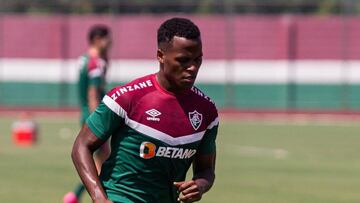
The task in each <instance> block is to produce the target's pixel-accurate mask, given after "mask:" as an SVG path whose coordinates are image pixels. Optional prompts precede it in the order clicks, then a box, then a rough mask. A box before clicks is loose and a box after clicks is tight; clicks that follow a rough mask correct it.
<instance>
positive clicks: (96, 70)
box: [87, 57, 104, 112]
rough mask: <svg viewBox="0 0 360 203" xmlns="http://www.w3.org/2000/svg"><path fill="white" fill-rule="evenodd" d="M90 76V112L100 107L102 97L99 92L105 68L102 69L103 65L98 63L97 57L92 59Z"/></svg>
mask: <svg viewBox="0 0 360 203" xmlns="http://www.w3.org/2000/svg"><path fill="white" fill-rule="evenodd" d="M88 69H89V72H88V76H89V88H88V92H87V93H88V94H87V95H88V98H87V99H88V105H89V110H90V112H93V111H95V109H96V107H97V106H98V105H99V101H100V99H101V95H99V92H100V91H99V90H100V88H101V87H100V86H101V80H102V79H101V76H102V74H103V71H104V68H103V67H101V63H98V59H97V58H95V57H92V58H90V60H89V64H88Z"/></svg>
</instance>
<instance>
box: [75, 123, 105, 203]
mask: <svg viewBox="0 0 360 203" xmlns="http://www.w3.org/2000/svg"><path fill="white" fill-rule="evenodd" d="M104 142H105V141H104V140H101V139H99V138H98V137H96V136H95V135H94V133H93V132H92V131H91V130H90V128H89V127H88V125H87V124H85V125H84V126H83V127H82V129H81V131H80V133H79V135H78V136H77V138H76V140H75V143H74V146H73V150H72V154H71V157H72V159H73V162H74V165H75V168H76V170H77V171H78V173H79V176H80V178H81V180H82V182H83V184H84V185H85V187H86V189H87V191H88V193H89V194H90V197H91V199H92V200H93V202H94V203H95V202H110V201H108V200H107V196H106V193H105V191H104V189H103V187H102V185H101V182H100V179H99V176H98V173H97V170H96V166H95V162H94V158H93V153H94V151H96V150H97V149H98V148H99V147H100V146H101V145H102V144H103V143H104Z"/></svg>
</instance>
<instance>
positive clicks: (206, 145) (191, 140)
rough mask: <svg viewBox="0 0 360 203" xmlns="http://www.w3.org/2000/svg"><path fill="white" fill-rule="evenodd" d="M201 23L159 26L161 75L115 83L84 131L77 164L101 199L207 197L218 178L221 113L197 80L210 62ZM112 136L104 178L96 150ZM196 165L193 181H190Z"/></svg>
mask: <svg viewBox="0 0 360 203" xmlns="http://www.w3.org/2000/svg"><path fill="white" fill-rule="evenodd" d="M202 55H203V53H202V42H201V37H200V31H199V29H198V27H197V26H196V25H195V24H194V23H192V22H191V21H190V20H188V19H184V18H172V19H169V20H167V21H165V22H164V23H163V24H162V25H161V26H160V28H159V29H158V50H157V59H158V61H159V64H160V69H159V71H158V72H157V73H156V74H151V75H147V76H145V77H141V78H138V79H136V80H134V81H132V82H130V83H128V84H126V85H124V86H119V87H115V88H114V89H112V90H111V91H110V92H109V93H108V94H107V95H106V96H105V97H104V98H103V100H102V102H101V103H100V105H99V107H98V108H97V109H96V111H95V112H94V113H93V114H91V115H90V117H89V118H88V119H87V121H86V124H85V125H84V126H83V128H82V129H81V131H80V133H79V135H78V137H77V139H76V141H75V143H74V146H73V151H72V159H73V162H74V165H75V167H76V169H77V171H78V173H79V175H80V177H81V179H82V181H83V183H84V185H85V186H86V189H87V191H88V192H89V194H90V196H91V198H92V200H93V202H94V203H128V202H133V203H141V202H147V203H175V202H180V201H181V202H194V201H198V200H200V199H201V197H202V195H203V194H204V193H205V192H207V191H208V190H209V189H210V188H211V186H212V185H213V182H214V178H215V172H214V171H215V154H216V149H215V138H216V135H217V129H218V114H217V110H216V107H215V105H214V103H213V102H212V101H211V100H210V99H209V97H207V96H205V95H204V94H203V93H202V92H201V91H200V90H199V89H197V88H196V87H194V86H193V85H194V82H195V79H196V76H197V74H198V71H199V68H200V65H201V63H202ZM110 137H111V149H112V151H111V155H110V157H109V158H108V159H107V160H106V161H105V162H104V164H103V166H102V170H101V174H100V177H99V176H98V174H97V171H96V167H95V164H94V159H93V157H92V154H93V152H94V151H95V150H96V149H98V148H99V147H100V146H101V145H102V144H103V143H104V142H106V140H108V139H109V138H110ZM191 164H193V178H192V180H187V181H185V177H186V172H187V171H188V169H189V167H190V166H191Z"/></svg>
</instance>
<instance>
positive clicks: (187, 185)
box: [174, 180, 204, 203]
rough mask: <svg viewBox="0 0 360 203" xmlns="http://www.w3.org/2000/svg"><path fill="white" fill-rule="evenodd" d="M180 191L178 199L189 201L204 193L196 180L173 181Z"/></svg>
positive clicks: (186, 202) (197, 199) (189, 202)
mask: <svg viewBox="0 0 360 203" xmlns="http://www.w3.org/2000/svg"><path fill="white" fill-rule="evenodd" d="M174 185H175V186H176V187H177V188H178V191H179V193H180V195H179V198H178V201H180V202H184V203H191V202H196V201H199V200H200V199H201V197H202V195H203V193H204V190H203V189H202V187H201V184H200V183H199V182H197V181H196V180H189V181H182V182H174Z"/></svg>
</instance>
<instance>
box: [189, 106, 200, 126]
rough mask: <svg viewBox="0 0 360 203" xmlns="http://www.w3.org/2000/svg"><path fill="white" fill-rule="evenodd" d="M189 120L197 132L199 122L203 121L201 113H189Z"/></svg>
mask: <svg viewBox="0 0 360 203" xmlns="http://www.w3.org/2000/svg"><path fill="white" fill-rule="evenodd" d="M189 119H190V123H191V125H192V127H193V128H194V129H195V130H197V129H199V128H200V126H201V122H202V119H203V116H202V114H201V113H199V112H197V111H196V110H195V111H193V112H189Z"/></svg>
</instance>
